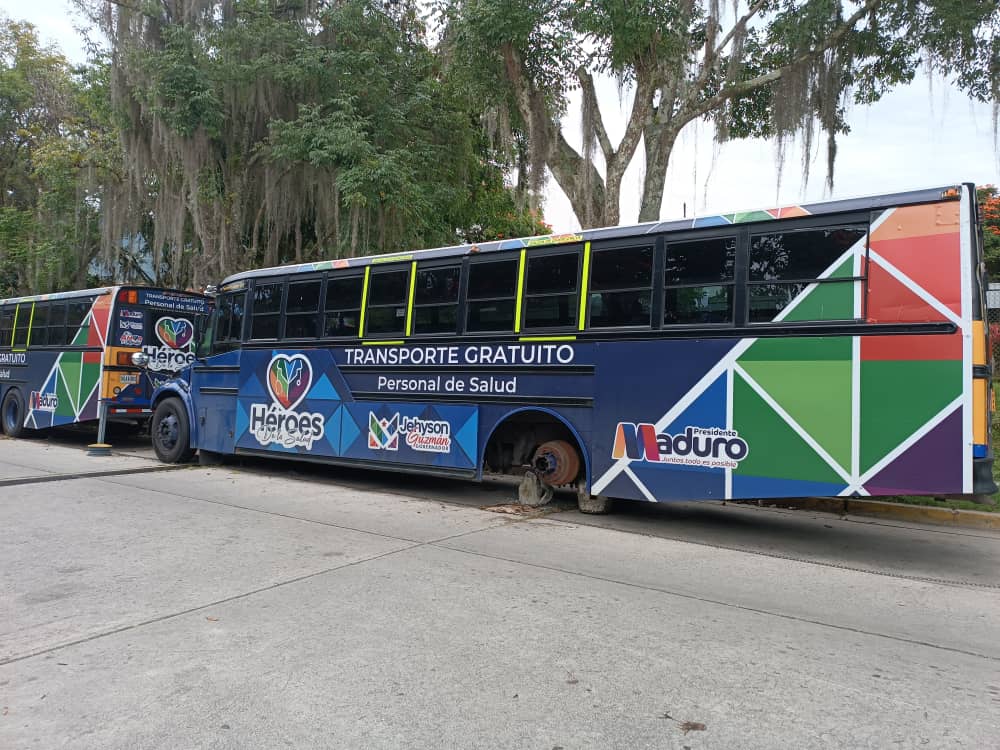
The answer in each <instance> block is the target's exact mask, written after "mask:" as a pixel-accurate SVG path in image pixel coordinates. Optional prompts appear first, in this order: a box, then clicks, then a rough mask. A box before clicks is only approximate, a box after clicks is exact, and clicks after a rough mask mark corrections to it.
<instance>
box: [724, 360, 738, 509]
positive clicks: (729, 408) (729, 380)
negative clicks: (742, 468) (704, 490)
mask: <svg viewBox="0 0 1000 750" xmlns="http://www.w3.org/2000/svg"><path fill="white" fill-rule="evenodd" d="M734 377H735V376H734V374H733V368H732V366H731V365H730V367H729V369H728V370H727V371H726V429H727V430H731V429H733V378H734ZM725 472H726V489H725V493H724V494H723V497H725V498H726V500H731V499H732V497H733V470H732V469H729V468H727V469H726V470H725Z"/></svg>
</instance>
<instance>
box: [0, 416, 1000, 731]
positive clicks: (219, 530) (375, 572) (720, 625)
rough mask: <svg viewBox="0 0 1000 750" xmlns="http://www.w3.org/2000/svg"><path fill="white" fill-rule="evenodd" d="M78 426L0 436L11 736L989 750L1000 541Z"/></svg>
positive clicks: (996, 717)
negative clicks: (526, 505)
mask: <svg viewBox="0 0 1000 750" xmlns="http://www.w3.org/2000/svg"><path fill="white" fill-rule="evenodd" d="M85 442H86V438H78V437H75V436H72V435H70V436H65V435H64V436H59V437H57V438H55V439H53V440H49V441H11V440H0V482H2V481H4V480H9V481H8V482H7V484H6V485H4V486H0V528H2V529H3V530H4V532H3V534H2V535H0V704H2V705H0V747H3V748H5V749H6V748H22V747H24V748H30V747H40V748H49V747H72V748H187V747H217V748H243V747H252V748H270V747H295V748H303V747H344V748H348V747H349V748H354V747H373V748H376V747H420V748H450V747H463V748H465V747H482V748H543V749H544V750H553V748H557V747H559V748H566V749H567V750H568V749H569V748H582V747H594V748H647V747H648V748H685V747H687V748H692V749H693V748H711V747H714V748H735V747H739V748H758V747H759V748H772V747H773V748H785V747H804V748H807V747H808V748H811V747H850V748H857V747H879V748H881V747H919V748H925V747H932V748H933V747H971V748H991V747H992V748H997V747H1000V739H998V734H997V730H996V727H997V726H1000V626H998V624H997V623H998V622H1000V617H998V615H1000V573H998V571H1000V535H997V534H991V533H989V532H982V531H976V532H968V533H964V532H958V531H955V530H953V529H941V528H934V527H921V526H915V525H893V524H885V523H870V522H862V521H860V520H852V519H839V518H836V517H834V516H829V515H824V514H819V513H807V512H802V511H796V512H789V511H780V510H769V509H757V508H750V507H746V506H733V505H728V506H723V505H715V504H713V505H695V504H683V505H673V506H665V507H649V506H630V505H625V506H623V507H622V508H620V509H619V512H618V514H616V515H614V516H609V517H604V518H598V517H584V516H580V515H579V514H577V513H575V512H574V511H571V510H568V509H566V508H564V509H562V510H558V511H557V512H553V513H548V514H543V515H539V516H536V517H520V516H510V515H506V514H502V513H496V512H489V511H485V510H481V509H480V506H489V505H496V504H499V503H503V502H505V501H507V500H509V499H511V497H512V495H513V491H512V489H511V488H509V487H507V486H503V485H488V486H485V487H479V486H477V485H471V484H466V483H458V482H449V481H444V480H430V479H414V478H410V477H405V476H400V475H375V474H371V473H367V472H357V471H347V470H342V469H336V470H333V469H319V468H315V467H309V466H298V465H294V466H293V465H291V464H281V463H271V462H264V461H258V462H250V463H246V464H242V465H239V466H223V467H218V468H211V469H206V468H200V467H188V468H181V469H178V470H170V471H160V470H158V471H143V469H144V468H145V469H153V468H157V467H158V465H157V464H156V463H155V462H153V461H152V460H151V459H150V458H149V456H148V452H146V451H145V449H144V446H143V444H142V442H141V441H135V442H133V443H129V442H128V441H127V440H123V441H119V442H118V443H117V444H118V445H119V447H120V448H121V449H122V450H123V452H124V453H125V454H127V455H116V456H113V457H111V458H108V459H93V458H86V459H84V457H83V456H82V455H81V450H80V447H81V444H82V443H85ZM95 472H99V473H101V474H103V475H100V476H97V475H95V474H94V473H95ZM105 472H131V473H105ZM18 477H20V478H28V479H29V480H30V481H27V482H25V481H19V482H14V481H13V480H14V479H16V478H18Z"/></svg>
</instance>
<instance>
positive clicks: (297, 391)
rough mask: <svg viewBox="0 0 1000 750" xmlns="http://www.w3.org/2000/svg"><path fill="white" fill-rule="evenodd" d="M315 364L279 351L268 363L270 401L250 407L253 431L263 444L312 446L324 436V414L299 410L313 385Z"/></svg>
mask: <svg viewBox="0 0 1000 750" xmlns="http://www.w3.org/2000/svg"><path fill="white" fill-rule="evenodd" d="M312 376H313V373H312V365H311V364H310V363H309V359H308V358H307V357H306V356H304V355H302V354H294V355H292V356H288V355H287V354H276V355H274V356H273V357H271V361H270V362H269V363H268V365H267V390H268V392H269V393H270V395H271V403H268V404H253V405H251V407H250V434H251V435H253V436H254V437H255V438H256V439H257V442H258V443H260V444H261V445H263V446H268V445H272V444H275V443H277V444H278V445H281V446H284V447H285V448H293V447H295V446H303V447H304V448H306V449H307V450H308V449H312V446H313V443H314V442H315V441H317V440H319V439H321V438H322V437H323V433H324V430H325V428H326V420H325V419H324V418H323V415H322V414H317V413H313V412H308V411H296V410H295V407H296V406H298V405H299V403H300V402H301V401H302V399H304V398H305V397H306V394H307V393H308V392H309V386H311V385H312Z"/></svg>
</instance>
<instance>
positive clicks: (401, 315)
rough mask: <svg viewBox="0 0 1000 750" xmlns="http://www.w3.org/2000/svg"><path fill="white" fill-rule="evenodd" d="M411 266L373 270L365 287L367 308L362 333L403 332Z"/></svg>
mask: <svg viewBox="0 0 1000 750" xmlns="http://www.w3.org/2000/svg"><path fill="white" fill-rule="evenodd" d="M409 281H410V269H409V267H407V268H405V269H398V270H392V271H375V272H373V273H372V275H371V280H370V282H369V287H368V311H367V312H366V313H365V314H366V316H367V317H366V320H367V322H366V323H365V330H364V335H365V336H367V335H369V334H378V335H381V336H385V335H393V334H402V333H403V330H404V328H405V326H406V295H407V294H408V292H409V290H410V285H409Z"/></svg>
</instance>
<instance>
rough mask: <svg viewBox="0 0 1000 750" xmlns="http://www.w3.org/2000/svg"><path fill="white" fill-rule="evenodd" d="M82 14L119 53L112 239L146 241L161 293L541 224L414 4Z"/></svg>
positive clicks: (253, 1)
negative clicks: (281, 267) (260, 270)
mask: <svg viewBox="0 0 1000 750" xmlns="http://www.w3.org/2000/svg"><path fill="white" fill-rule="evenodd" d="M78 2H79V3H80V4H81V5H83V6H84V7H88V8H90V10H91V11H92V18H94V20H95V21H97V22H99V23H101V24H102V27H103V29H104V30H105V32H106V33H107V35H108V36H109V37H110V38H112V39H113V40H114V43H115V49H114V59H115V64H114V68H113V77H112V81H113V85H112V90H111V100H112V101H113V102H114V103H115V110H114V116H115V118H116V120H117V122H119V123H120V128H121V134H120V135H121V141H122V143H123V144H124V145H125V146H126V154H125V157H126V158H125V160H124V171H125V180H124V184H125V185H127V186H129V189H128V191H126V192H125V193H123V194H121V195H117V196H115V199H114V201H113V203H114V205H116V206H121V205H124V206H128V207H129V211H128V212H126V213H125V215H123V214H122V213H115V214H114V216H115V218H116V220H115V221H113V222H109V223H106V226H107V227H108V228H109V229H108V239H109V243H111V244H114V243H116V242H117V243H119V244H120V243H121V241H122V238H135V237H137V236H140V235H141V236H142V237H143V238H144V240H145V241H146V242H145V243H140V244H143V246H144V247H148V249H149V251H150V258H149V259H148V262H149V263H150V265H151V266H152V268H153V269H154V273H155V274H156V275H157V276H158V277H159V278H160V279H161V280H165V281H168V282H170V283H176V284H184V285H187V284H189V283H192V282H194V283H196V284H200V283H206V282H214V281H218V279H219V278H220V277H222V276H224V275H226V274H228V273H231V272H233V271H236V270H239V269H242V268H248V267H254V266H260V265H273V264H279V263H284V262H300V261H305V260H309V259H323V258H336V257H342V256H345V255H348V256H349V255H357V254H365V253H375V252H385V251H398V250H406V249H414V248H420V247H427V246H431V245H443V244H453V243H454V242H456V241H458V240H459V239H460V238H462V237H465V236H471V234H474V233H475V231H480V232H482V231H484V230H483V227H490V228H491V229H490V230H489V231H493V229H492V228H493V227H498V228H497V229H496V231H497V233H500V232H503V231H508V230H511V229H514V228H525V227H530V228H531V229H532V230H533V232H532V233H534V230H541V229H544V226H543V225H542V224H541V223H540V221H537V220H535V217H533V216H531V215H530V214H528V213H527V212H525V211H524V210H520V209H518V208H517V206H516V202H515V200H514V197H513V194H512V191H510V190H509V189H508V188H507V187H505V185H504V182H503V170H504V168H505V167H506V164H505V163H504V162H503V160H502V159H501V158H500V157H498V156H497V155H496V154H494V153H493V152H492V150H491V149H490V148H489V146H488V144H487V141H486V139H484V138H483V137H482V134H481V131H480V127H479V123H478V121H477V117H476V114H477V111H476V108H475V102H474V98H473V95H472V93H471V91H470V90H469V88H468V86H467V82H468V79H465V78H461V77H458V76H452V75H446V74H444V72H443V71H442V69H441V65H440V57H439V56H438V55H436V54H435V53H434V51H433V50H431V49H430V47H429V46H428V44H427V42H426V33H425V32H426V29H425V28H424V27H423V24H422V21H421V20H420V17H419V13H418V8H417V5H416V3H415V2H413V1H412V0H403V1H401V2H380V1H379V0H339V1H338V2H334V3H326V4H318V3H312V2H300V3H275V2H270V1H269V0H177V2H175V3H174V6H175V11H174V12H168V11H167V10H166V9H165V6H164V7H159V6H157V5H155V4H145V5H142V6H139V7H137V6H134V5H131V4H120V5H115V6H114V7H113V8H111V9H110V10H108V8H107V7H106V4H105V3H104V2H103V0H101V1H98V0H78ZM106 11H107V12H106ZM482 185H489V186H491V191H486V192H489V195H490V198H491V200H485V199H484V198H483V197H482V196H483V195H484V190H483V188H482ZM494 188H495V189H496V190H497V191H498V192H497V193H496V194H495V195H494V194H493V192H492V189H494ZM487 210H496V211H498V212H499V213H500V218H498V217H494V216H490V215H487V216H483V215H479V214H478V212H481V211H487ZM508 214H510V215H511V216H512V217H514V218H513V219H509V218H508ZM146 217H149V219H148V220H147V218H146ZM474 227H477V228H478V229H477V230H473V228H474ZM116 238H117V239H116Z"/></svg>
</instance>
